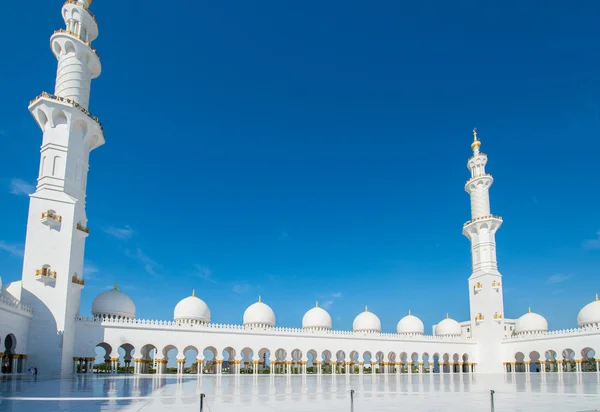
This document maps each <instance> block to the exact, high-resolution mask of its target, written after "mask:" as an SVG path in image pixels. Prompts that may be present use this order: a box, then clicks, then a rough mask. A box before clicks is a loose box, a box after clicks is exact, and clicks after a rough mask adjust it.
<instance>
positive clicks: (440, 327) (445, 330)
mask: <svg viewBox="0 0 600 412" xmlns="http://www.w3.org/2000/svg"><path fill="white" fill-rule="evenodd" d="M460 335H462V328H461V327H460V324H459V323H458V322H457V321H455V320H454V319H451V318H449V317H448V315H447V314H446V319H444V320H443V321H441V322H440V323H438V324H437V326H436V327H435V336H460Z"/></svg>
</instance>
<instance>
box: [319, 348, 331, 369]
mask: <svg viewBox="0 0 600 412" xmlns="http://www.w3.org/2000/svg"><path fill="white" fill-rule="evenodd" d="M331 361H332V354H331V351H330V350H329V349H325V350H324V351H323V352H321V370H322V373H333V368H332V366H333V365H332V364H331Z"/></svg>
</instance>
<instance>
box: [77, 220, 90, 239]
mask: <svg viewBox="0 0 600 412" xmlns="http://www.w3.org/2000/svg"><path fill="white" fill-rule="evenodd" d="M77 230H79V231H80V232H83V233H85V236H86V237H87V236H88V235H89V234H90V228H89V227H85V226H83V225H82V224H81V223H77Z"/></svg>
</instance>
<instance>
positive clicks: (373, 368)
mask: <svg viewBox="0 0 600 412" xmlns="http://www.w3.org/2000/svg"><path fill="white" fill-rule="evenodd" d="M375 365H377V362H375V361H371V375H374V374H375Z"/></svg>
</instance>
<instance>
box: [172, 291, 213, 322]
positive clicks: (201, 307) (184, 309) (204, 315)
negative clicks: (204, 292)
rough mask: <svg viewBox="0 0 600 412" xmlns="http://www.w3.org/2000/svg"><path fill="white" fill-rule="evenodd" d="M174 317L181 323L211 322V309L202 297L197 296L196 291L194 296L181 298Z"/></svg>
mask: <svg viewBox="0 0 600 412" xmlns="http://www.w3.org/2000/svg"><path fill="white" fill-rule="evenodd" d="M173 317H174V319H175V320H176V321H180V322H181V323H209V322H210V309H209V308H208V305H207V304H206V303H204V301H203V300H202V299H199V298H197V297H196V294H195V293H194V291H192V296H188V297H187V298H185V299H183V300H181V301H180V302H179V303H178V304H177V306H175V311H174V313H173Z"/></svg>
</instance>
